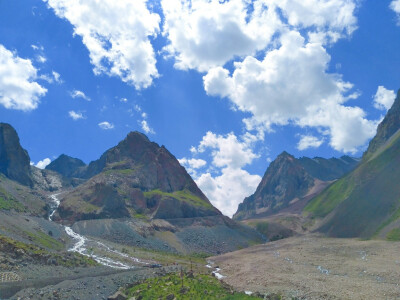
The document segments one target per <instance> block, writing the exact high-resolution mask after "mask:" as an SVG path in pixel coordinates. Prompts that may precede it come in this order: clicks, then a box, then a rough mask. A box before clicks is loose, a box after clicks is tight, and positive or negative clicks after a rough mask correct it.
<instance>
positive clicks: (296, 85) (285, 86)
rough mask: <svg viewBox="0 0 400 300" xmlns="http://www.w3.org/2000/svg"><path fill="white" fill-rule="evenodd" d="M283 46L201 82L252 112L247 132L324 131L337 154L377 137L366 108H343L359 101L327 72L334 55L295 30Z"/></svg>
mask: <svg viewBox="0 0 400 300" xmlns="http://www.w3.org/2000/svg"><path fill="white" fill-rule="evenodd" d="M280 41H281V45H280V47H279V48H277V49H274V50H271V51H269V52H267V53H266V55H265V57H264V59H263V60H261V61H260V60H258V59H257V58H255V57H252V56H248V57H246V58H245V59H244V60H243V62H236V63H235V64H234V71H233V73H232V74H229V71H228V70H226V69H224V68H222V67H217V68H213V69H211V70H210V71H209V72H208V73H207V74H206V75H205V76H204V77H203V80H204V88H205V90H206V92H207V94H208V95H212V96H220V97H227V98H229V99H230V100H231V102H232V103H233V104H234V105H235V107H236V108H237V109H239V110H241V111H244V112H250V113H251V114H252V117H251V118H249V119H247V120H245V123H246V125H247V128H248V129H249V130H251V129H254V128H257V127H262V128H265V129H271V126H272V125H274V124H275V125H287V124H289V123H292V124H295V125H299V126H303V127H304V126H311V127H324V128H326V129H327V130H328V133H329V135H330V145H331V146H332V147H333V148H334V149H336V150H339V151H344V152H355V151H357V148H358V147H359V146H361V145H364V144H365V143H366V142H367V141H368V139H369V138H371V137H372V136H373V135H374V134H375V128H376V122H373V121H369V120H367V119H366V118H365V112H364V111H363V110H362V109H360V108H358V107H349V106H345V105H344V103H345V102H346V101H347V100H348V99H350V98H351V99H353V98H356V97H357V93H353V94H351V95H349V96H345V95H346V94H347V93H348V92H349V91H350V89H351V88H352V84H350V83H348V82H344V81H343V80H342V79H341V76H340V75H339V74H332V73H327V71H326V70H327V68H328V63H329V61H330V56H329V54H328V53H327V52H326V50H325V48H324V47H323V45H322V44H321V43H320V42H315V43H313V42H306V40H305V38H304V37H302V36H301V34H300V33H299V32H297V31H289V32H287V33H285V34H283V35H282V37H281V39H280ZM347 126H351V128H350V127H347ZM355 129H357V130H358V131H355ZM354 134H355V135H357V138H356V139H354V138H353V136H354Z"/></svg>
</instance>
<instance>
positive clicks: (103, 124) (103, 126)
mask: <svg viewBox="0 0 400 300" xmlns="http://www.w3.org/2000/svg"><path fill="white" fill-rule="evenodd" d="M98 125H99V127H100V128H101V129H104V130H109V129H113V128H114V124H112V123H110V122H107V121H104V122H101V123H99V124H98Z"/></svg>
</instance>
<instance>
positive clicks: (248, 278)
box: [210, 235, 400, 299]
mask: <svg viewBox="0 0 400 300" xmlns="http://www.w3.org/2000/svg"><path fill="white" fill-rule="evenodd" d="M399 246H400V243H398V242H386V241H359V240H356V239H333V238H323V237H319V236H317V235H308V236H301V237H292V238H288V239H284V240H280V241H276V242H270V243H267V244H264V245H258V246H254V247H251V248H246V249H243V250H240V251H236V252H231V253H227V254H224V255H221V256H216V257H212V258H210V260H211V261H213V262H214V263H215V265H218V266H219V268H221V271H220V273H221V274H222V275H224V276H226V277H225V278H224V279H223V280H224V281H225V282H226V283H228V284H230V285H232V286H233V287H234V288H236V289H238V290H241V291H252V292H261V293H267V294H281V295H282V296H283V299H292V297H298V299H400V286H399V278H400V255H399V251H398V249H399Z"/></svg>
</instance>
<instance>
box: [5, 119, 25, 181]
mask: <svg viewBox="0 0 400 300" xmlns="http://www.w3.org/2000/svg"><path fill="white" fill-rule="evenodd" d="M0 173H3V174H4V175H5V176H7V177H8V178H9V179H12V180H15V181H17V182H19V183H21V184H23V185H26V186H32V185H33V181H32V177H31V169H30V158H29V155H28V152H27V151H26V150H25V149H23V148H22V147H21V144H20V142H19V137H18V134H17V132H16V131H15V129H14V128H13V127H12V126H11V125H9V124H6V123H0Z"/></svg>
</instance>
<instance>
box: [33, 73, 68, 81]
mask: <svg viewBox="0 0 400 300" xmlns="http://www.w3.org/2000/svg"><path fill="white" fill-rule="evenodd" d="M38 78H39V79H42V80H45V81H47V82H48V83H54V82H56V83H63V81H62V80H61V79H60V74H58V73H57V72H55V71H52V72H51V75H50V74H42V75H40V76H39V77H38Z"/></svg>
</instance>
